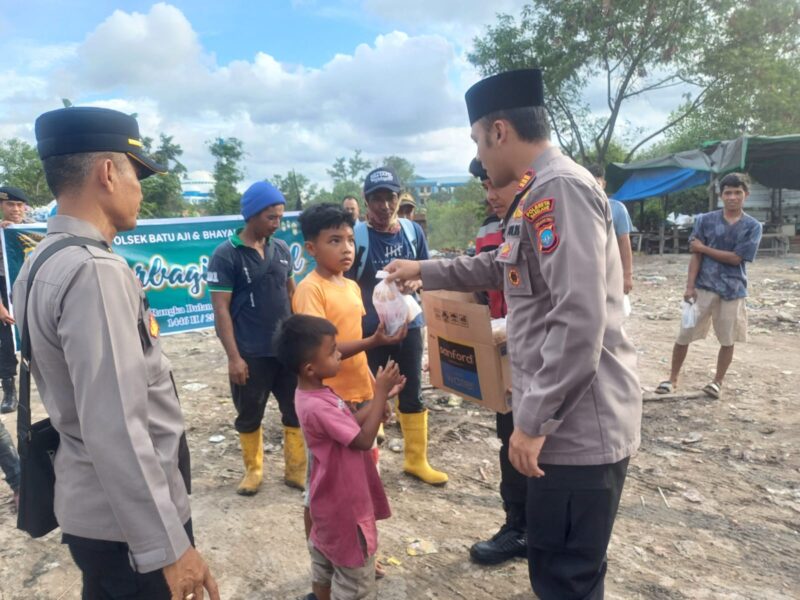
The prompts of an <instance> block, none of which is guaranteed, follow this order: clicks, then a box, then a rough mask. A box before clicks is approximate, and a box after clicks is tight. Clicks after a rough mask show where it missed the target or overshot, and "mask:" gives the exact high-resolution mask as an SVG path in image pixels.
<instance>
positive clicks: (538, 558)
mask: <svg viewBox="0 0 800 600" xmlns="http://www.w3.org/2000/svg"><path fill="white" fill-rule="evenodd" d="M540 467H541V468H542V470H543V471H544V472H545V475H544V477H540V478H533V477H531V478H529V479H528V500H527V504H528V510H527V518H528V573H529V576H530V580H531V586H532V587H533V591H534V592H536V594H537V595H538V596H539V598H540V599H541V600H602V598H603V594H604V582H605V576H606V568H607V563H606V549H607V548H608V541H609V539H610V538H611V530H612V528H613V527H614V519H615V518H616V516H617V508H618V507H619V499H620V496H621V494H622V487H623V485H624V484H625V476H626V474H627V471H628V459H627V458H626V459H624V460H621V461H620V462H618V463H614V464H609V465H592V466H566V465H545V464H542V465H540Z"/></svg>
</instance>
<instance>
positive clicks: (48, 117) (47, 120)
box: [35, 106, 167, 177]
mask: <svg viewBox="0 0 800 600" xmlns="http://www.w3.org/2000/svg"><path fill="white" fill-rule="evenodd" d="M35 129H36V141H37V145H38V150H39V158H41V159H42V160H44V159H46V158H49V157H51V156H61V155H63V154H83V153H87V152H122V153H124V154H127V155H128V156H130V157H131V158H132V159H133V160H135V161H136V162H138V163H139V164H141V165H142V166H143V167H144V168H145V173H146V174H145V175H144V177H147V176H149V175H152V174H153V173H161V174H163V173H166V172H167V168H166V167H165V166H163V165H160V164H158V163H157V162H155V161H154V160H153V159H152V158H150V157H149V156H147V155H146V154H145V153H144V152H143V147H142V140H141V138H140V136H139V124H138V123H137V122H136V119H135V118H133V117H132V116H130V115H126V114H125V113H121V112H119V111H117V110H111V109H108V108H97V107H91V106H71V107H69V108H60V109H58V110H52V111H50V112H46V113H44V114H43V115H40V116H39V118H38V119H36V128H35Z"/></svg>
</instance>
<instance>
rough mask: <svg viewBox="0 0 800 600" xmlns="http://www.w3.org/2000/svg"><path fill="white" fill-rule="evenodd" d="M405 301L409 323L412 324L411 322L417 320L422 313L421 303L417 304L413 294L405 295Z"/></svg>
mask: <svg viewBox="0 0 800 600" xmlns="http://www.w3.org/2000/svg"><path fill="white" fill-rule="evenodd" d="M403 300H405V302H406V306H408V319H407V321H408V322H409V323H411V321H413V320H414V319H416V318H417V317H418V316H419V315H420V314H421V313H422V307H421V306H420V305H419V302H417V299H416V298H415V297H414V295H413V294H403Z"/></svg>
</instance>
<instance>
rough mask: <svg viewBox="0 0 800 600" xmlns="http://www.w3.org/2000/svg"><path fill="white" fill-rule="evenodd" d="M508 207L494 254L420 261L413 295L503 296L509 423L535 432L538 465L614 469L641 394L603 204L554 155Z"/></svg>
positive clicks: (599, 194) (635, 436)
mask: <svg viewBox="0 0 800 600" xmlns="http://www.w3.org/2000/svg"><path fill="white" fill-rule="evenodd" d="M518 199H519V203H518V204H517V206H516V207H515V209H514V210H513V211H512V213H511V214H510V215H509V216H508V217H507V222H506V227H505V241H504V243H503V244H502V245H501V246H500V248H498V249H497V250H495V251H493V252H486V253H483V254H479V255H477V256H475V257H461V258H457V259H454V260H441V261H426V262H423V263H422V265H421V266H422V282H423V287H424V288H425V289H428V290H432V289H460V290H464V291H476V290H481V289H491V288H503V290H504V293H505V297H506V302H507V304H508V317H507V318H508V348H509V356H510V359H511V370H512V407H513V412H514V425H515V427H518V428H520V429H521V430H522V431H524V432H525V433H526V434H528V435H530V436H541V435H546V436H547V439H546V441H545V443H544V446H543V448H542V451H541V454H540V456H539V462H540V463H541V464H545V465H546V464H554V465H600V464H612V463H615V462H618V461H620V460H622V459H624V458H626V457H628V456H630V455H631V454H632V453H633V452H635V451H636V450H637V448H638V447H639V442H640V435H641V417H642V393H641V389H640V387H639V380H638V377H637V375H636V351H635V350H634V348H633V345H632V344H631V343H630V341H629V340H628V338H627V337H626V335H625V333H624V331H623V329H622V320H623V312H622V296H623V295H622V264H621V262H620V257H619V249H618V246H617V239H616V236H615V235H614V228H613V224H612V221H611V208H610V205H609V203H608V200H607V198H606V196H605V194H604V193H603V191H602V190H601V189H600V187H599V186H598V185H597V183H596V182H595V180H594V178H593V177H592V176H591V175H590V174H589V172H588V171H586V169H584V168H583V167H580V166H578V165H576V164H575V163H574V162H573V161H572V160H571V159H569V158H567V157H565V156H563V155H562V154H561V151H560V150H558V149H557V148H549V149H548V150H546V151H545V152H544V153H543V154H542V155H541V156H540V157H539V158H538V159H537V160H536V161H535V162H534V163H533V165H532V169H531V170H530V171H528V173H526V175H525V176H524V177H523V178H522V180H521V181H520V189H519V194H518Z"/></svg>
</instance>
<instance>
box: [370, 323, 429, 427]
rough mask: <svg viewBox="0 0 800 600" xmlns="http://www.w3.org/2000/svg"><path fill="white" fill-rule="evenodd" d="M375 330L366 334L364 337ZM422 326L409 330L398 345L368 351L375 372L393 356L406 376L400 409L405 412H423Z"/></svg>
mask: <svg viewBox="0 0 800 600" xmlns="http://www.w3.org/2000/svg"><path fill="white" fill-rule="evenodd" d="M372 333H374V332H370V333H369V334H365V335H364V337H368V336H369V335H372ZM422 352H423V347H422V328H421V327H415V328H414V329H409V330H408V335H406V338H405V339H404V340H403V341H402V342H400V343H399V344H398V345H396V346H378V347H377V348H373V349H372V350H369V351H368V352H367V361H368V362H369V368H370V370H371V371H372V372H373V373H377V372H378V367H384V366H386V362H387V361H388V360H389V359H390V358H391V359H392V360H393V361H395V362H396V363H397V366H398V367H400V374H401V375H405V376H406V386H405V387H404V388H403V389H402V390H401V391H400V397H399V400H400V402H399V409H400V412H401V413H403V414H409V413H421V412H422V411H423V410H424V406H423V405H422Z"/></svg>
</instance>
